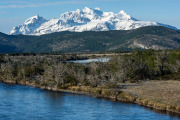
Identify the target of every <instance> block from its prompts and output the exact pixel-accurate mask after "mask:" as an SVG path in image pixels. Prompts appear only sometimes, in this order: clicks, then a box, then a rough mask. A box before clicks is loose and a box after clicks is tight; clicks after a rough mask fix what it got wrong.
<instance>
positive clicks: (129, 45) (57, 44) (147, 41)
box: [0, 26, 180, 53]
mask: <svg viewBox="0 0 180 120" xmlns="http://www.w3.org/2000/svg"><path fill="white" fill-rule="evenodd" d="M133 49H141V50H144V49H155V50H163V49H180V31H179V30H173V29H169V28H166V27H163V26H147V27H141V28H138V29H134V30H111V31H85V32H69V31H64V32H56V33H51V34H46V35H41V36H31V35H6V34H3V33H0V53H51V52H106V51H119V50H120V51H131V50H133Z"/></svg>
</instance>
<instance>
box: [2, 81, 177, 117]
mask: <svg viewBox="0 0 180 120" xmlns="http://www.w3.org/2000/svg"><path fill="white" fill-rule="evenodd" d="M178 119H180V118H178V117H177V116H170V115H168V114H160V113H157V112H154V111H152V110H149V109H147V108H144V107H141V106H138V105H136V104H125V103H119V102H112V101H111V100H105V99H97V98H94V97H90V96H88V95H77V94H71V93H63V92H53V91H48V90H44V89H40V88H34V87H29V86H23V85H11V84H4V83H0V120H178Z"/></svg>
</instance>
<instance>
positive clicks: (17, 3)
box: [0, 0, 180, 33]
mask: <svg viewBox="0 0 180 120" xmlns="http://www.w3.org/2000/svg"><path fill="white" fill-rule="evenodd" d="M84 7H89V8H96V7H99V8H100V9H101V10H102V11H106V12H110V11H111V12H114V13H118V12H119V11H120V10H124V11H125V12H126V13H127V14H129V15H131V16H132V17H134V18H136V19H139V20H148V21H155V22H160V23H164V24H169V25H173V26H175V27H177V28H179V29H180V0H0V32H4V33H8V32H9V31H10V30H11V29H12V28H13V27H14V26H17V25H21V24H23V23H24V21H25V20H26V19H27V18H29V17H31V16H34V15H36V14H39V15H40V16H42V17H44V18H45V19H51V18H59V17H60V15H61V14H62V13H64V12H69V11H74V10H76V9H83V8H84Z"/></svg>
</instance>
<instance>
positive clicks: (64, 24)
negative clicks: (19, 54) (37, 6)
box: [9, 7, 171, 35]
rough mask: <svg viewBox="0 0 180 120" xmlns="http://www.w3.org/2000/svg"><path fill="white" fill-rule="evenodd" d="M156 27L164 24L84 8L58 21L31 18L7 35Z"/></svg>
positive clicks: (122, 13)
mask: <svg viewBox="0 0 180 120" xmlns="http://www.w3.org/2000/svg"><path fill="white" fill-rule="evenodd" d="M158 25H164V24H160V23H157V22H151V21H138V20H136V19H135V18H132V17H131V16H130V15H127V14H126V13H125V12H124V11H123V10H121V11H120V12H119V13H117V14H115V13H113V12H103V11H101V10H100V9H99V8H95V9H91V8H88V7H85V8H84V9H83V10H80V9H77V10H76V11H71V12H66V13H64V14H62V15H61V16H60V18H59V19H51V20H45V19H44V18H43V17H40V16H38V15H36V16H33V17H31V18H29V19H27V20H26V21H25V22H24V24H23V25H20V26H17V27H14V28H13V29H12V31H11V32H10V33H9V34H11V35H17V34H25V35H27V34H28V35H42V34H48V33H52V32H60V31H73V32H83V31H108V30H132V29H136V28H139V27H144V26H158ZM164 26H165V25H164ZM166 26H167V25H166ZM170 27H171V26H170Z"/></svg>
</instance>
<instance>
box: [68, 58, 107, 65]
mask: <svg viewBox="0 0 180 120" xmlns="http://www.w3.org/2000/svg"><path fill="white" fill-rule="evenodd" d="M109 60H110V58H95V59H87V60H71V61H69V62H72V63H81V64H88V63H91V62H108V61H109Z"/></svg>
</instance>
